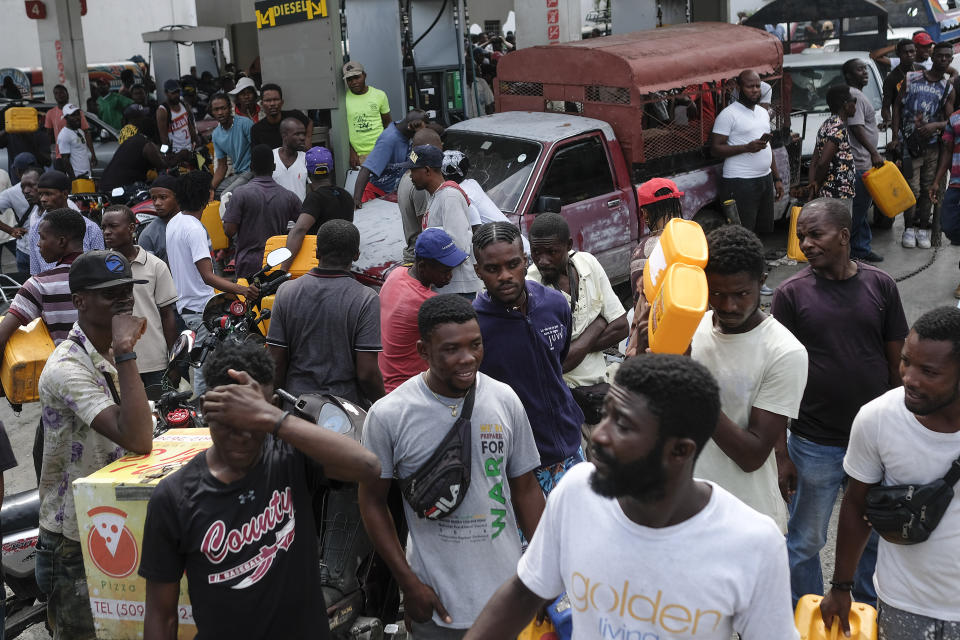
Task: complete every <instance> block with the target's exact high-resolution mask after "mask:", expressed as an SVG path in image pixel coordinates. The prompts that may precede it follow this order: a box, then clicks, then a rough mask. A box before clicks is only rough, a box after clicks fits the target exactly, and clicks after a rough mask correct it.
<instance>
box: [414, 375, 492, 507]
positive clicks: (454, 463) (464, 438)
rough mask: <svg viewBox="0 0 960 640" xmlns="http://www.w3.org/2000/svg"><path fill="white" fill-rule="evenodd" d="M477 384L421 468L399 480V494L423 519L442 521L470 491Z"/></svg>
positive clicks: (468, 393)
mask: <svg viewBox="0 0 960 640" xmlns="http://www.w3.org/2000/svg"><path fill="white" fill-rule="evenodd" d="M476 390H477V387H476V385H474V386H472V387H471V388H470V391H468V392H467V396H466V398H464V400H463V410H462V411H461V412H460V417H459V418H457V420H456V422H454V423H453V426H452V427H451V428H450V430H449V431H448V432H447V435H445V436H444V437H443V440H442V441H441V442H440V446H438V447H437V449H436V450H435V451H434V452H433V455H431V456H430V458H429V459H428V460H427V461H426V462H424V463H423V464H422V465H421V466H420V468H419V469H417V470H416V471H414V472H413V473H412V474H410V475H409V476H407V477H406V478H401V479H400V480H399V484H400V491H401V492H402V493H403V497H404V498H405V499H406V500H407V503H408V504H409V505H410V507H411V508H412V509H413V512H414V513H416V514H417V516H418V517H420V518H429V519H430V520H440V519H442V518H446V517H447V516H449V515H450V514H451V513H453V512H454V511H456V510H457V507H459V506H460V503H461V502H463V498H464V497H465V496H466V495H467V490H468V489H469V488H470V471H471V469H472V467H471V451H472V450H473V448H472V438H471V431H472V429H471V425H470V417H471V416H472V415H473V399H474V396H475V395H476Z"/></svg>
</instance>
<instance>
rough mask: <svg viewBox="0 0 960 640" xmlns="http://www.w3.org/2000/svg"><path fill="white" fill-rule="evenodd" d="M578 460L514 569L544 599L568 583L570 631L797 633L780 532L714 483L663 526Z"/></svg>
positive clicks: (782, 636) (582, 634)
mask: <svg viewBox="0 0 960 640" xmlns="http://www.w3.org/2000/svg"><path fill="white" fill-rule="evenodd" d="M593 471H594V466H593V465H592V464H590V463H588V462H582V463H580V464H578V465H577V466H575V467H573V468H572V469H571V470H570V471H568V472H567V474H566V475H565V476H564V477H563V480H561V481H560V483H559V484H558V485H557V488H556V489H554V490H553V493H551V494H550V499H549V500H547V507H546V510H544V512H543V516H542V517H541V518H540V524H539V525H538V526H537V533H536V534H535V535H534V536H533V540H532V541H531V542H530V547H529V548H528V549H527V552H526V553H525V554H524V555H523V557H522V558H520V563H519V565H518V568H517V574H518V576H519V577H520V580H521V581H522V582H523V584H524V585H526V587H527V588H528V589H530V590H531V591H533V592H534V593H535V594H537V595H538V596H540V597H541V598H549V599H552V598H555V597H556V596H558V595H560V593H561V592H563V591H566V592H567V596H568V597H569V598H570V606H571V609H572V612H573V640H596V639H597V638H624V639H626V638H657V640H672V639H677V640H679V639H681V638H683V639H685V640H687V639H690V638H696V640H730V636H731V635H733V633H734V632H736V633H739V634H740V636H741V637H743V638H777V640H796V639H797V638H799V634H798V633H797V630H796V627H794V624H793V607H792V606H791V601H790V570H789V565H788V563H787V547H786V542H785V541H784V537H783V535H782V534H781V533H780V531H779V530H778V529H777V527H776V526H775V525H774V523H773V521H772V520H770V518H768V517H766V516H763V515H760V514H758V513H757V512H756V511H753V510H752V509H750V508H749V507H747V506H746V505H744V504H743V503H742V502H740V501H739V500H737V499H736V498H734V497H733V496H732V495H730V494H729V493H727V492H726V491H724V490H723V489H722V488H720V487H718V486H716V485H714V484H712V483H711V487H712V494H711V496H710V501H709V502H708V503H707V505H706V506H705V507H704V508H703V509H702V510H701V511H700V512H699V513H697V514H696V515H694V516H693V517H691V518H688V519H687V520H685V521H683V522H681V523H679V524H676V525H673V526H670V527H663V528H660V529H652V528H649V527H644V526H641V525H639V524H637V523H635V522H633V521H632V520H630V519H629V518H628V517H627V516H626V515H625V514H624V513H623V510H622V509H621V507H620V504H619V503H618V502H617V501H616V500H613V499H609V498H603V497H601V496H600V495H598V494H597V493H595V492H594V491H593V489H591V488H590V485H589V479H590V475H591V474H592V473H593Z"/></svg>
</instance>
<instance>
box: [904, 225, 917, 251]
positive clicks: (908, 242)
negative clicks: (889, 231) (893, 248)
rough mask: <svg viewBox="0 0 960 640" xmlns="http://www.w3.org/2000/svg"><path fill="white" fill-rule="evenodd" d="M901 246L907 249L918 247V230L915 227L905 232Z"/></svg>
mask: <svg viewBox="0 0 960 640" xmlns="http://www.w3.org/2000/svg"><path fill="white" fill-rule="evenodd" d="M900 244H902V245H903V246H904V248H906V249H913V248H914V247H916V246H917V230H916V229H914V228H913V227H910V228H909V229H904V230H903V237H902V238H901V239H900Z"/></svg>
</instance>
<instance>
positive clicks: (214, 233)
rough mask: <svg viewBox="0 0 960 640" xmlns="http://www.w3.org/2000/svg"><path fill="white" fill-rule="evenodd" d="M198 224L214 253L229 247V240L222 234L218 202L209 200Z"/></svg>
mask: <svg viewBox="0 0 960 640" xmlns="http://www.w3.org/2000/svg"><path fill="white" fill-rule="evenodd" d="M200 222H201V223H202V224H203V226H204V227H205V228H206V229H207V234H208V235H209V236H210V248H211V249H212V250H214V251H219V250H220V249H226V248H227V247H229V246H230V238H228V237H227V234H226V233H224V232H223V220H221V219H220V201H219V200H211V201H210V202H209V203H208V204H207V206H206V208H205V209H204V210H203V213H202V214H201V216H200Z"/></svg>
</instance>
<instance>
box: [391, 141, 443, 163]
mask: <svg viewBox="0 0 960 640" xmlns="http://www.w3.org/2000/svg"><path fill="white" fill-rule="evenodd" d="M400 166H401V167H402V168H404V169H414V168H422V167H430V168H433V169H439V168H440V167H442V166H443V151H441V150H440V149H437V148H436V147H434V146H433V145H429V144H422V145H420V146H419V147H414V148H413V151H411V152H410V159H409V160H407V161H406V162H404V163H403V164H401V165H400Z"/></svg>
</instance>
